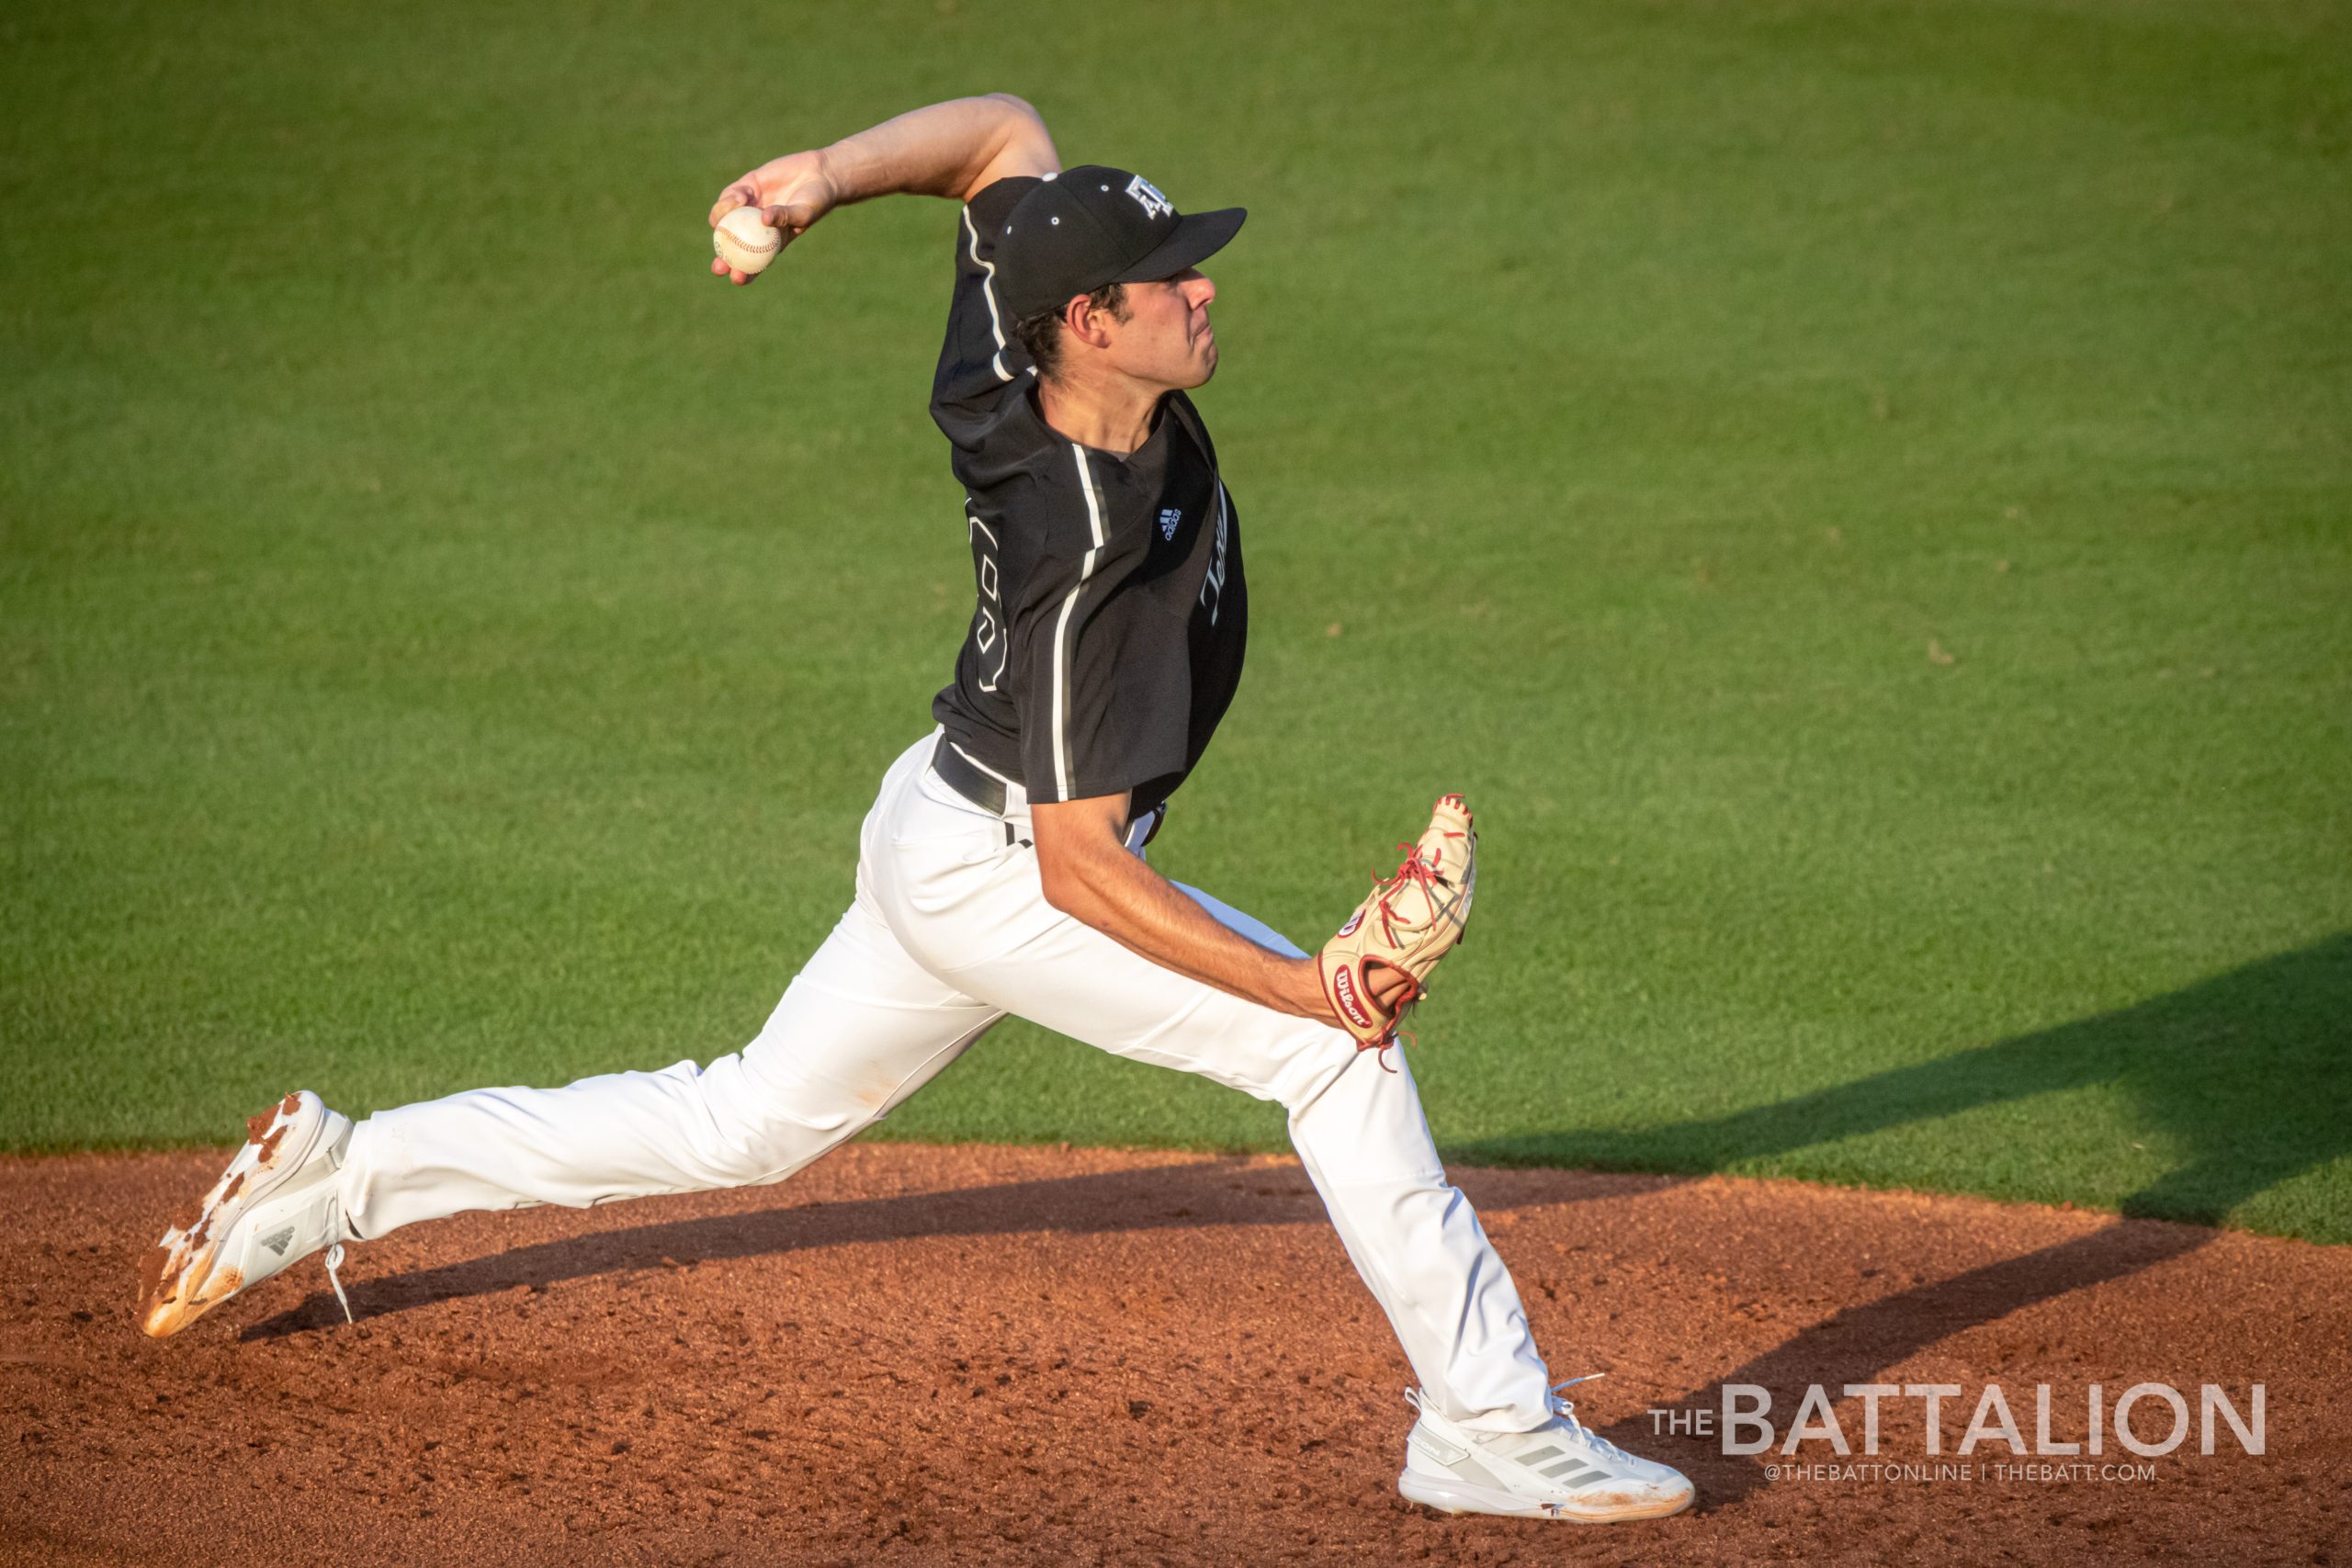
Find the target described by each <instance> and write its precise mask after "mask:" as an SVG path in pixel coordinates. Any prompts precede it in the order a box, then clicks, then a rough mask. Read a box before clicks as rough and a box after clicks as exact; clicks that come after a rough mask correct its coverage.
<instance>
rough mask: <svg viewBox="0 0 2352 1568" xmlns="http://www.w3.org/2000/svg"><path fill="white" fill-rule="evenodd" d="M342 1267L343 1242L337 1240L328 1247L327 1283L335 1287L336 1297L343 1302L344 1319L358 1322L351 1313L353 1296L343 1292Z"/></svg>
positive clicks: (348, 1321) (346, 1321)
mask: <svg viewBox="0 0 2352 1568" xmlns="http://www.w3.org/2000/svg"><path fill="white" fill-rule="evenodd" d="M342 1268H343V1243H341V1242H336V1243H335V1244H334V1246H333V1247H328V1248H327V1283H328V1284H330V1285H333V1286H334V1299H335V1300H336V1301H337V1302H339V1303H342V1306H343V1321H344V1322H345V1323H356V1322H358V1321H359V1320H358V1319H357V1318H356V1317H354V1316H352V1315H351V1298H350V1297H349V1296H346V1295H345V1294H344V1293H343V1275H342V1274H341V1273H340V1272H339V1270H340V1269H342Z"/></svg>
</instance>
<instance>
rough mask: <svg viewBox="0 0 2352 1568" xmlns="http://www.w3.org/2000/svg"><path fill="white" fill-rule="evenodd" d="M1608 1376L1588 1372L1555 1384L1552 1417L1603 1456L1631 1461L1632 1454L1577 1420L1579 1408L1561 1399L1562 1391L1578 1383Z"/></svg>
mask: <svg viewBox="0 0 2352 1568" xmlns="http://www.w3.org/2000/svg"><path fill="white" fill-rule="evenodd" d="M1608 1375H1609V1374H1608V1373H1606V1372H1587V1373H1585V1375H1584V1376H1582V1377H1580V1378H1570V1379H1568V1381H1567V1382H1556V1383H1554V1384H1553V1385H1552V1392H1551V1395H1550V1403H1551V1405H1552V1415H1553V1416H1554V1417H1555V1419H1557V1420H1559V1421H1561V1422H1563V1423H1565V1424H1566V1427H1567V1428H1568V1430H1569V1431H1570V1432H1571V1433H1572V1434H1574V1435H1575V1437H1576V1438H1577V1441H1579V1442H1581V1443H1583V1444H1585V1445H1586V1446H1587V1447H1589V1448H1592V1449H1595V1450H1599V1451H1600V1453H1601V1454H1603V1455H1604V1456H1606V1457H1607V1458H1610V1459H1617V1460H1630V1459H1632V1458H1633V1457H1634V1456H1633V1455H1632V1454H1629V1453H1627V1452H1626V1451H1625V1450H1623V1449H1621V1448H1619V1447H1618V1446H1617V1445H1616V1444H1614V1443H1612V1442H1611V1441H1610V1440H1609V1439H1608V1438H1604V1437H1602V1436H1601V1435H1600V1433H1598V1432H1596V1431H1594V1430H1593V1429H1592V1428H1591V1427H1588V1426H1586V1425H1585V1424H1584V1423H1583V1422H1581V1421H1579V1420H1577V1407H1576V1406H1575V1405H1574V1404H1571V1403H1570V1402H1569V1401H1567V1400H1565V1399H1562V1398H1561V1397H1560V1391H1561V1390H1562V1389H1564V1388H1573V1387H1575V1386H1576V1385H1577V1383H1580V1382H1593V1381H1594V1380H1595V1379H1597V1378H1604V1377H1607V1376H1608Z"/></svg>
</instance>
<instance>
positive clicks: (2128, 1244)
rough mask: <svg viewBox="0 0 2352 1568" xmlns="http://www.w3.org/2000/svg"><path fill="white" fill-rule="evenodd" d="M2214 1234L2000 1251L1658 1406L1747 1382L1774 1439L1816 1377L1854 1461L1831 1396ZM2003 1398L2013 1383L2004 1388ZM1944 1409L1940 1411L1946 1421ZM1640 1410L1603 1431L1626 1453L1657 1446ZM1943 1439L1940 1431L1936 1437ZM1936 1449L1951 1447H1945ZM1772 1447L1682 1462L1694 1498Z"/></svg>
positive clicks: (1728, 1493)
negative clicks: (1767, 1401) (1764, 1403)
mask: <svg viewBox="0 0 2352 1568" xmlns="http://www.w3.org/2000/svg"><path fill="white" fill-rule="evenodd" d="M2218 1234H2219V1233H2217V1232H2214V1231H2211V1230H2206V1229H2204V1228H2202V1227H2199V1226H2196V1225H2182V1224H2165V1223H2163V1222H2160V1221H2151V1220H2122V1221H2119V1222H2117V1223H2116V1224H2112V1225H2109V1226H2107V1227H2106V1228H2104V1229H2102V1230H2098V1231H2094V1232H2092V1233H2091V1234H2090V1235H2084V1236H2077V1237H2075V1239H2074V1240H2072V1241H2064V1242H2060V1243H2059V1244H2058V1245H2056V1246H2054V1247H2042V1248H2041V1249H2039V1250H2038V1251H2034V1252H2029V1253H2026V1254H2024V1255H2022V1256H2020V1257H2017V1258H2003V1259H2002V1260H2001V1261H1999V1262H1997V1263H1988V1264H1986V1265H1985V1266H1984V1267H1983V1268H1981V1269H1970V1270H1968V1272H1966V1273H1964V1274H1955V1275H1953V1276H1951V1278H1950V1279H1945V1280H1935V1281H1934V1282H1932V1283H1929V1284H1925V1285H1919V1286H1916V1287H1914V1288H1913V1289H1911V1290H1908V1291H1905V1292H1901V1293H1900V1294H1898V1295H1893V1296H1888V1297H1886V1298H1884V1299H1883V1300H1880V1301H1875V1302H1869V1303H1864V1304H1862V1305H1860V1306H1853V1307H1848V1308H1847V1309H1846V1310H1844V1311H1843V1312H1840V1313H1838V1314H1837V1315H1836V1316H1834V1317H1832V1318H1829V1319H1828V1320H1827V1321H1826V1322H1823V1323H1819V1324H1815V1325H1814V1326H1813V1327H1811V1328H1808V1329H1806V1330H1804V1332H1803V1333H1801V1334H1799V1335H1798V1336H1797V1337H1795V1338H1793V1339H1791V1340H1789V1341H1788V1342H1787V1343H1786V1344H1783V1345H1780V1346H1776V1347H1775V1348H1772V1349H1770V1350H1769V1351H1766V1352H1765V1353H1764V1354H1763V1355H1761V1356H1758V1357H1757V1358H1756V1359H1754V1360H1751V1361H1749V1362H1748V1363H1747V1365H1745V1366H1743V1367H1740V1368H1739V1369H1737V1370H1736V1371H1729V1372H1725V1373H1724V1375H1723V1376H1722V1377H1721V1378H1720V1379H1717V1380H1714V1381H1712V1382H1707V1383H1704V1384H1702V1385H1700V1386H1698V1387H1695V1388H1691V1389H1688V1390H1686V1391H1684V1392H1683V1393H1681V1394H1680V1395H1679V1396H1678V1397H1674V1398H1669V1399H1666V1400H1663V1401H1661V1402H1660V1404H1661V1407H1672V1408H1679V1409H1696V1408H1702V1407H1704V1408H1719V1407H1720V1404H1721V1394H1722V1388H1723V1385H1724V1383H1753V1384H1756V1385H1758V1387H1761V1388H1765V1389H1769V1390H1770V1392H1771V1395H1772V1405H1771V1413H1770V1421H1771V1423H1772V1427H1773V1429H1774V1431H1775V1432H1776V1433H1780V1434H1782V1435H1785V1434H1786V1433H1787V1432H1788V1431H1789V1429H1790V1427H1791V1425H1792V1422H1793V1420H1794V1419H1795V1414H1796V1410H1797V1406H1798V1405H1799V1404H1800V1403H1801V1402H1802V1401H1803V1400H1804V1392H1805V1388H1806V1386H1807V1385H1808V1384H1811V1383H1819V1384H1821V1385H1822V1386H1823V1387H1824V1388H1825V1389H1826V1390H1828V1391H1829V1393H1831V1395H1832V1396H1833V1398H1834V1399H1835V1400H1836V1404H1837V1408H1838V1421H1839V1423H1840V1425H1842V1426H1843V1427H1845V1429H1846V1432H1847V1434H1848V1437H1849V1440H1850V1441H1851V1442H1852V1443H1853V1444H1854V1453H1855V1457H1858V1458H1859V1457H1861V1449H1860V1442H1861V1438H1860V1432H1861V1427H1860V1421H1859V1419H1858V1418H1857V1416H1856V1412H1858V1411H1859V1410H1860V1404H1859V1403H1858V1402H1856V1401H1854V1400H1850V1399H1845V1398H1842V1397H1838V1395H1839V1394H1840V1393H1841V1391H1842V1390H1843V1389H1844V1387H1845V1385H1846V1384H1848V1383H1869V1382H1883V1381H1888V1380H1885V1379H1883V1378H1882V1377H1881V1376H1880V1374H1881V1373H1883V1371H1886V1369H1887V1368H1889V1367H1894V1366H1897V1365H1900V1364H1901V1363H1902V1362H1903V1361H1904V1360H1905V1359H1908V1358H1909V1357H1911V1356H1912V1355H1914V1354H1916V1353H1917V1352H1918V1351H1919V1350H1921V1349H1924V1348H1927V1347H1928V1346H1929V1345H1932V1344H1934V1343H1936V1342H1937V1341H1938V1340H1939V1339H1943V1338H1946V1337H1949V1336H1951V1335H1954V1334H1958V1333H1960V1332H1961V1331H1962V1330H1963V1329H1968V1328H1973V1327H1975V1326H1976V1325H1979V1324H1985V1323H1991V1322H1993V1321H1994V1320H1995V1319H1996V1318H2000V1317H2004V1316H2007V1314H2010V1313H2013V1312H2016V1311H2018V1310H2019V1309H2020V1308H2023V1307H2028V1306H2031V1305H2033V1304H2034V1303H2037V1302H2044V1301H2048V1300H2050V1299H2051V1298H2052V1297H2054V1296H2062V1295H2064V1294H2066V1293H2067V1292H2070V1291H2078V1290H2081V1289H2083V1288H2084V1287H2086V1286H2089V1285H2097V1284H2100V1283H2102V1282H2104V1281H2106V1280H2118V1279H2121V1278H2122V1277H2124V1276H2125V1275H2128V1274H2134V1273H2137V1272H2138V1271H2140V1270H2141V1269H2147V1268H2151V1267H2154V1265H2156V1264H2159V1263H2165V1262H2169V1261H2171V1260H2172V1259H2174V1258H2181V1257H2185V1256H2187V1255H2188V1254H2189V1253H2191V1252H2194V1251H2196V1250H2197V1249H2198V1248H2199V1247H2204V1246H2206V1245H2207V1244H2208V1243H2210V1242H2211V1241H2212V1240H2213V1239H2214V1237H2215V1235H2218ZM1977 1393H1978V1391H1977V1390H1976V1389H1973V1388H1972V1389H1969V1390H1967V1391H1966V1396H1965V1398H1964V1399H1962V1400H1961V1401H1959V1402H1957V1404H1956V1409H1957V1413H1958V1416H1959V1418H1960V1419H1962V1420H1963V1421H1964V1420H1966V1419H1967V1417H1968V1416H1969V1414H1970V1412H1972V1411H1973V1409H1974V1402H1975V1399H1976V1396H1977ZM2012 1393H2013V1394H2014V1391H2012ZM1954 1410H1955V1406H1953V1405H1948V1406H1946V1409H1945V1417H1946V1419H1947V1421H1949V1420H1950V1419H1951V1417H1952V1416H1953V1414H1954ZM1651 1425H1652V1423H1651V1421H1650V1419H1649V1417H1647V1416H1639V1417H1635V1418H1632V1419H1629V1420H1625V1421H1622V1422H1619V1423H1618V1424H1616V1425H1615V1426H1614V1427H1611V1428H1610V1429H1609V1431H1608V1432H1607V1433H1606V1434H1605V1435H1606V1436H1607V1437H1608V1438H1610V1439H1611V1441H1613V1442H1617V1443H1620V1444H1623V1445H1624V1446H1626V1447H1629V1448H1631V1449H1633V1450H1634V1451H1635V1452H1637V1453H1653V1454H1655V1453H1656V1450H1657V1438H1656V1437H1655V1435H1654V1434H1653V1433H1652V1431H1651ZM1945 1436H1946V1438H1947V1439H1949V1438H1951V1433H1949V1432H1947V1433H1946V1434H1945ZM1946 1451H1947V1452H1949V1451H1950V1448H1949V1446H1948V1447H1947V1449H1946ZM1802 1453H1803V1457H1804V1458H1806V1459H1812V1460H1823V1459H1829V1458H1833V1457H1836V1456H1834V1455H1833V1454H1832V1453H1831V1452H1830V1450H1828V1448H1827V1445H1826V1443H1823V1442H1818V1441H1815V1442H1813V1443H1811V1444H1810V1445H1809V1446H1808V1447H1806V1448H1805V1449H1804V1450H1802ZM1985 1454H1986V1455H1987V1456H1989V1457H1994V1458H2007V1457H2009V1451H2008V1450H2007V1448H2006V1447H2005V1446H2004V1447H1996V1448H1994V1449H1990V1450H1985ZM1780 1457H1781V1455H1780V1454H1779V1453H1778V1451H1777V1450H1775V1451H1769V1452H1766V1453H1763V1454H1758V1455H1756V1456H1754V1457H1748V1456H1744V1455H1732V1454H1720V1453H1719V1454H1716V1455H1713V1456H1711V1457H1710V1458H1709V1459H1707V1460H1706V1461H1702V1462H1701V1463H1697V1464H1690V1465H1688V1466H1687V1468H1689V1469H1690V1470H1691V1472H1692V1476H1691V1478H1692V1480H1693V1481H1694V1482H1696V1483H1698V1487H1699V1506H1700V1507H1701V1508H1702V1510H1703V1509H1709V1508H1719V1507H1723V1506H1725V1505H1727V1504H1732V1503H1736V1502H1738V1501H1739V1500H1740V1499H1741V1498H1743V1497H1746V1496H1747V1495H1748V1494H1749V1493H1751V1492H1753V1491H1755V1490H1756V1489H1757V1488H1758V1487H1759V1486H1762V1485H1765V1484H1766V1483H1767V1477H1766V1475H1765V1473H1764V1466H1765V1464H1766V1463H1767V1462H1768V1461H1772V1460H1776V1459H1779V1458H1780ZM1882 1457H1883V1458H1885V1459H1888V1460H1893V1461H1917V1460H1918V1459H1919V1458H1920V1457H1922V1456H1921V1455H1920V1454H1918V1453H1901V1454H1897V1453H1894V1452H1893V1451H1892V1450H1882Z"/></svg>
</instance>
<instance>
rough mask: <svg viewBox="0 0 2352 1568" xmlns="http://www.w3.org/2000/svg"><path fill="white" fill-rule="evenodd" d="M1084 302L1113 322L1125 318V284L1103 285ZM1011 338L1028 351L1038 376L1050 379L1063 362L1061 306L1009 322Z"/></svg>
mask: <svg viewBox="0 0 2352 1568" xmlns="http://www.w3.org/2000/svg"><path fill="white" fill-rule="evenodd" d="M1086 302H1087V303H1088V304H1089V305H1091V306H1093V307H1094V308H1095V309H1096V310H1108V311H1109V312H1110V313H1111V319H1112V320H1113V321H1125V320H1126V319H1127V286H1126V285H1125V284H1124V283H1106V284H1104V285H1103V287H1102V288H1098V289H1096V290H1095V291H1094V292H1093V293H1091V294H1089V295H1088V296H1087V297H1086ZM1063 303H1064V304H1067V303H1069V301H1067V300H1065V301H1063ZM1012 335H1013V336H1014V338H1016V339H1018V340H1019V342H1020V344H1021V346H1022V347H1023V348H1025V349H1027V350H1028V351H1029V357H1030V358H1031V359H1032V360H1034V361H1035V363H1036V366H1037V374H1038V375H1039V376H1041V377H1044V378H1046V379H1047V380H1051V379H1052V378H1053V375H1054V372H1055V371H1056V370H1057V369H1058V368H1060V367H1061V361H1062V306H1060V305H1057V306H1056V307H1054V309H1052V310H1040V311H1038V312H1037V313H1036V314H1035V315H1034V316H1023V317H1022V318H1021V319H1020V320H1019V321H1015V322H1013V323H1012Z"/></svg>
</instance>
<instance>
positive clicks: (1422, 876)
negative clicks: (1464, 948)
mask: <svg viewBox="0 0 2352 1568" xmlns="http://www.w3.org/2000/svg"><path fill="white" fill-rule="evenodd" d="M1397 848H1398V849H1401V850H1403V851H1404V852H1405V862H1404V863H1403V864H1402V865H1399V866H1398V867H1397V869H1396V870H1395V871H1394V872H1392V873H1390V874H1389V875H1388V876H1387V877H1386V878H1385V879H1384V880H1382V881H1379V882H1375V883H1374V884H1373V888H1372V894H1371V896H1370V897H1367V898H1365V899H1364V901H1363V903H1361V904H1359V905H1357V906H1356V912H1355V913H1354V914H1352V915H1350V916H1349V917H1348V923H1347V924H1346V925H1343V926H1341V927H1340V933H1339V935H1337V936H1335V937H1333V938H1332V939H1331V940H1330V941H1329V942H1325V943H1324V944H1323V952H1322V953H1321V954H1320V955H1319V956H1318V957H1317V961H1316V964H1317V968H1318V969H1319V970H1320V971H1321V972H1322V976H1323V995H1324V997H1325V998H1326V999H1328V1000H1329V1002H1330V1004H1331V1010H1332V1011H1333V1012H1335V1013H1338V1014H1339V1015H1340V1021H1341V1022H1342V1023H1344V1024H1345V1025H1346V1027H1347V1031H1348V1032H1349V1033H1351V1034H1352V1035H1354V1036H1355V1037H1356V1046H1357V1049H1359V1050H1366V1051H1372V1050H1381V1049H1385V1047H1386V1046H1388V1045H1389V1044H1391V1043H1394V1042H1395V1040H1396V1038H1397V1022H1398V1021H1399V1020H1401V1019H1402V1018H1403V1017H1404V1015H1405V1011H1406V1010H1407V1009H1408V1008H1409V1007H1411V1006H1412V1005H1413V1003H1415V1002H1416V1001H1418V1000H1419V999H1420V997H1421V994H1422V993H1423V992H1424V991H1425V990H1427V989H1428V987H1429V977H1430V970H1432V969H1434V968H1436V967H1437V961H1438V960H1439V959H1441V958H1443V957H1444V956H1445V955H1446V954H1447V953H1451V952H1452V951H1453V944H1454V943H1455V942H1460V941H1461V940H1462V932H1463V927H1464V924H1465V923H1466V922H1467V921H1468V919H1470V896H1471V894H1472V892H1473V891H1474V890H1475V889H1476V886H1477V881H1478V835H1477V834H1476V833H1475V832H1473V831H1471V828H1470V807H1467V806H1466V805H1464V804H1463V800H1462V797H1461V796H1460V795H1440V796H1439V797H1438V802H1437V808H1436V810H1435V811H1434V812H1433V813H1432V814H1431V815H1430V825H1429V830H1428V831H1427V832H1425V833H1423V834H1422V835H1421V841H1420V842H1419V843H1418V844H1399V845H1397ZM1374 966H1379V967H1382V968H1387V969H1394V970H1397V972H1399V973H1401V974H1402V975H1404V976H1405V977H1406V981H1407V985H1406V989H1405V994H1404V995H1403V996H1402V997H1400V998H1397V1004H1396V1010H1394V1011H1393V1012H1386V1013H1384V1012H1383V1011H1382V1010H1380V1007H1379V1005H1378V1004H1377V1003H1375V1002H1374V1000H1373V996H1372V987H1371V986H1370V985H1368V984H1367V983H1366V982H1367V980H1368V979H1369V978H1370V976H1368V974H1367V973H1366V971H1368V970H1370V969H1372V968H1373V967H1374Z"/></svg>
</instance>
